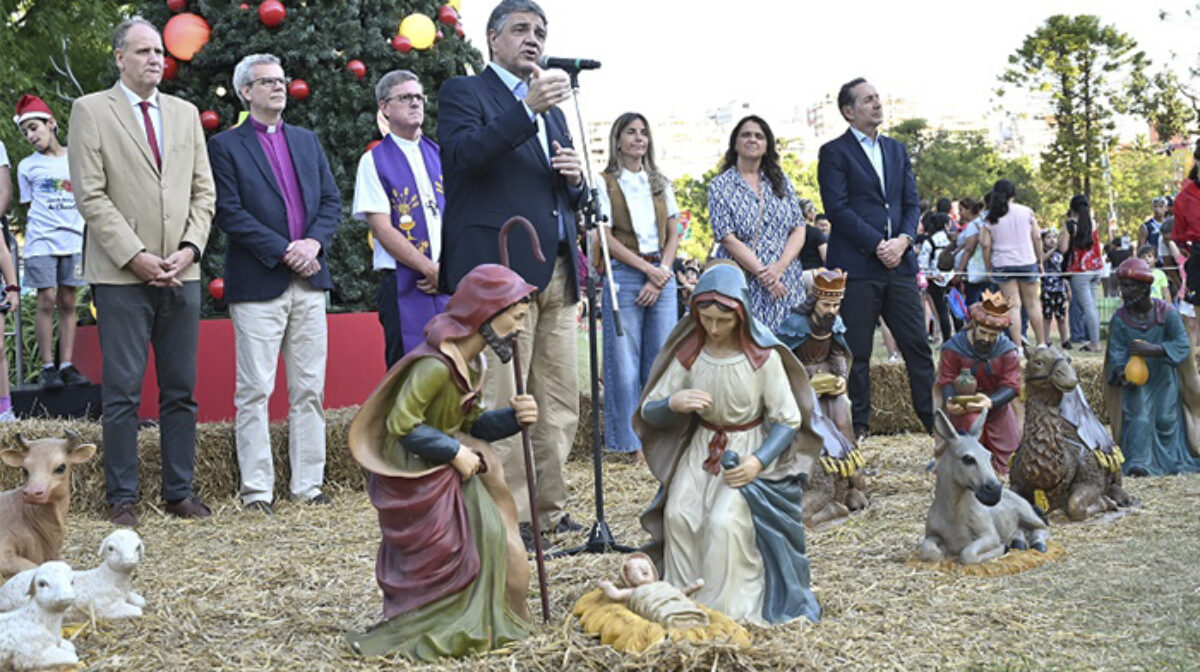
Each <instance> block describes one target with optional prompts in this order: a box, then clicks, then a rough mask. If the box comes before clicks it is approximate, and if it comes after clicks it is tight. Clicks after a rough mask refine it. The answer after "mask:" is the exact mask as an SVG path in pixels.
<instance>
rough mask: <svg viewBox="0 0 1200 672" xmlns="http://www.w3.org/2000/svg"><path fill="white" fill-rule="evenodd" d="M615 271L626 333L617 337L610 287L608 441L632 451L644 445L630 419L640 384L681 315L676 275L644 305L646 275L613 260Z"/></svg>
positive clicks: (609, 445)
mask: <svg viewBox="0 0 1200 672" xmlns="http://www.w3.org/2000/svg"><path fill="white" fill-rule="evenodd" d="M612 273H613V280H615V281H616V283H617V304H618V306H619V308H620V311H621V328H622V329H623V330H624V332H625V335H624V336H617V331H616V325H615V324H614V322H613V310H612V301H611V295H610V294H608V293H607V292H606V293H605V295H604V299H603V301H602V302H601V305H602V306H603V308H604V434H605V437H607V438H606V439H605V445H606V446H607V448H608V449H609V450H613V451H617V452H622V453H632V452H634V451H636V450H641V449H642V442H641V441H640V440H638V437H637V434H634V432H633V424H632V423H633V414H634V413H637V412H638V400H639V399H640V398H641V396H642V388H643V387H645V385H646V379H647V378H648V377H649V376H650V366H651V365H652V364H654V358H655V357H657V356H658V352H659V350H662V347H663V344H664V343H666V341H667V336H668V335H670V333H671V329H672V328H674V327H675V323H676V322H677V321H678V319H679V317H678V313H677V312H676V308H675V305H676V298H675V297H676V293H675V276H674V274H672V276H671V279H670V280H668V281H667V286H666V287H663V289H662V292H661V293H659V295H658V301H655V302H654V305H652V306H650V307H649V308H642V307H641V306H638V305H636V304H635V303H634V300H635V299H637V295H638V292H640V291H641V290H642V285H645V284H646V276H645V274H643V273H642V272H641V271H638V270H635V269H633V268H632V267H630V266H626V265H625V264H622V263H621V262H619V261H615V260H614V261H613V262H612Z"/></svg>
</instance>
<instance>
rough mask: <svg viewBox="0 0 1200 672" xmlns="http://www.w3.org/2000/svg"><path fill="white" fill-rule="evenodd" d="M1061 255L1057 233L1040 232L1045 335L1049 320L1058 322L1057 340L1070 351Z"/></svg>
mask: <svg viewBox="0 0 1200 672" xmlns="http://www.w3.org/2000/svg"><path fill="white" fill-rule="evenodd" d="M1062 265H1063V255H1062V252H1059V251H1058V231H1055V230H1054V229H1046V230H1045V231H1043V232H1042V319H1043V320H1045V321H1046V333H1047V334H1049V333H1050V320H1051V319H1053V320H1057V321H1058V338H1059V340H1060V341H1061V345H1062V349H1063V350H1070V349H1071V331H1070V325H1069V324H1068V322H1067V306H1068V305H1070V303H1071V286H1070V285H1068V284H1067V281H1066V279H1064V278H1063V276H1062Z"/></svg>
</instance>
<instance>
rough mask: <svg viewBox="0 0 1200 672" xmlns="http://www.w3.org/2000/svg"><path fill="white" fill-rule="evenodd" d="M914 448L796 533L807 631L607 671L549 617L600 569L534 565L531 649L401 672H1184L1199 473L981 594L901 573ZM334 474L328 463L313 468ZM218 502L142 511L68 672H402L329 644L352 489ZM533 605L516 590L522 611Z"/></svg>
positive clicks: (614, 516)
mask: <svg viewBox="0 0 1200 672" xmlns="http://www.w3.org/2000/svg"><path fill="white" fill-rule="evenodd" d="M339 421H340V420H339ZM45 428H46V429H51V427H50V426H49V425H47V426H46V427H45ZM26 429H27V430H29V433H30V434H37V433H38V432H35V431H32V428H31V427H27V428H26ZM85 429H87V428H85ZM207 429H211V428H206V430H207ZM226 429H227V428H226ZM90 431H92V432H93V433H96V432H97V431H98V430H97V429H96V428H94V427H93V428H91V429H90ZM212 431H216V430H212ZM929 441H930V440H929V439H928V438H927V437H924V436H914V435H909V436H897V437H874V438H871V439H869V440H868V441H867V443H866V445H865V446H864V450H863V452H864V455H865V456H866V458H867V461H868V468H869V469H872V470H874V471H875V472H876V475H874V476H872V477H871V478H870V481H871V482H870V489H869V492H870V494H871V496H872V500H873V503H872V506H871V508H870V509H868V510H867V511H865V512H864V513H862V514H860V515H858V516H855V517H853V518H851V519H849V520H847V521H845V522H844V523H842V524H841V525H838V526H835V527H831V528H828V529H823V530H818V531H816V532H813V533H811V534H810V536H809V552H810V558H811V560H812V574H813V577H814V589H815V591H816V594H817V596H818V598H819V599H820V601H821V605H822V607H823V609H824V614H823V618H822V620H821V622H820V623H819V624H816V625H815V626H814V625H808V624H807V623H797V624H791V625H787V626H781V627H777V628H773V629H769V630H764V629H758V628H751V637H752V638H753V641H754V644H753V646H752V647H751V648H749V649H745V650H738V649H735V648H732V647H728V646H697V645H691V644H687V643H666V644H664V645H663V646H660V647H658V648H656V649H653V650H651V651H650V652H648V653H647V654H644V655H642V656H640V657H634V656H629V655H622V654H618V653H616V652H614V651H613V650H612V649H610V648H608V647H605V646H601V645H599V644H598V643H597V642H596V640H594V639H593V638H591V637H589V636H586V635H584V634H583V633H582V632H581V631H580V629H579V627H578V623H577V622H575V620H574V619H573V618H570V617H569V616H568V614H569V613H570V609H571V606H572V605H573V604H574V602H575V601H576V599H578V598H579V597H580V596H581V595H583V594H584V593H586V592H587V591H589V590H591V589H592V588H594V587H595V581H596V580H597V579H598V578H602V577H616V576H617V570H618V566H619V564H620V562H621V558H620V557H619V556H617V555H612V554H610V555H587V556H578V557H572V558H565V559H559V560H554V561H551V562H550V563H549V574H550V589H551V600H552V602H551V604H552V611H553V619H552V622H551V623H550V624H549V625H546V626H542V627H539V628H538V629H537V630H536V632H535V633H534V635H533V636H531V637H530V638H528V639H526V640H524V641H522V642H520V643H519V644H517V645H515V646H513V647H512V648H511V649H510V650H508V651H502V652H496V653H493V654H491V655H488V656H484V657H480V658H473V659H469V660H465V661H456V662H448V663H446V664H445V665H442V666H433V667H425V668H421V669H446V670H555V671H557V670H564V669H565V670H611V669H629V670H655V671H659V670H800V669H814V670H829V669H839V670H842V669H853V670H857V669H872V670H875V669H878V670H934V669H953V670H1002V669H1003V670H1019V669H1038V670H1042V669H1063V670H1076V669H1086V670H1164V669H1180V670H1183V669H1195V668H1196V665H1197V662H1196V661H1198V660H1200V622H1198V618H1200V578H1197V576H1198V575H1197V573H1196V571H1195V567H1196V558H1197V557H1198V556H1200V520H1198V519H1197V516H1196V515H1195V512H1196V510H1197V509H1198V508H1200V476H1191V477H1176V478H1148V479H1139V480H1133V479H1131V480H1130V481H1127V486H1128V489H1129V491H1130V492H1131V494H1133V495H1135V496H1137V497H1139V498H1141V499H1142V501H1143V502H1144V506H1143V507H1142V508H1141V509H1138V510H1134V511H1133V512H1131V513H1129V514H1128V515H1125V516H1121V517H1117V518H1115V519H1111V520H1107V521H1103V522H1092V523H1085V524H1075V525H1066V524H1062V525H1056V526H1055V527H1054V528H1053V531H1052V535H1053V539H1054V540H1055V541H1057V542H1059V543H1061V544H1062V545H1063V547H1065V549H1066V555H1065V557H1063V558H1062V559H1060V560H1058V561H1056V562H1052V563H1049V564H1047V565H1045V566H1042V567H1039V568H1037V569H1034V570H1031V571H1027V572H1024V573H1021V574H1017V575H1012V576H1005V577H1000V578H976V577H969V576H958V575H951V574H944V573H938V572H931V571H926V570H921V569H915V568H912V567H909V566H907V565H906V561H907V560H908V559H909V558H910V557H911V554H912V551H913V549H914V548H915V547H916V545H917V544H918V543H919V541H920V540H921V537H922V533H923V529H924V519H925V513H926V510H927V507H928V505H929V502H930V498H931V496H932V484H931V482H930V480H929V477H928V476H927V475H926V473H925V471H924V466H925V464H926V462H927V461H928V459H929ZM330 449H331V452H336V451H341V450H344V448H343V447H342V446H340V445H339V446H336V447H335V445H334V444H331V448H330ZM339 459H341V458H340V457H338V456H336V455H331V463H332V462H334V461H336V460H339ZM339 468H340V467H339ZM606 470H607V474H608V479H607V482H608V487H607V488H606V493H607V501H606V504H607V511H608V518H609V521H610V523H611V524H612V528H613V532H614V535H615V536H616V537H617V539H618V540H619V541H621V542H623V543H627V544H632V545H637V544H640V543H642V542H643V541H645V536H644V534H643V533H642V532H641V530H640V528H639V526H638V524H637V521H636V518H637V515H638V513H639V512H640V510H641V509H642V508H643V507H644V506H645V504H646V503H647V502H648V501H649V500H650V498H651V496H652V495H653V493H654V490H655V483H654V482H653V480H652V479H651V477H650V476H649V475H648V474H647V473H646V472H645V471H644V470H643V469H641V468H635V467H631V466H627V465H623V464H612V465H608V466H607V467H606ZM145 473H147V472H146V471H145V469H143V474H145ZM343 478H350V477H349V476H347V475H345V474H343ZM355 478H356V476H355ZM568 479H569V485H570V492H571V496H572V501H571V506H570V508H571V510H572V512H573V513H574V514H575V515H576V516H577V517H579V518H581V519H587V518H589V517H590V512H591V511H592V501H591V499H590V497H591V493H592V482H591V464H590V461H585V460H573V461H572V462H570V463H569V465H568ZM351 480H352V478H351ZM210 482H216V481H210ZM348 482H349V481H348ZM229 493H230V491H229V490H225V491H223V492H220V491H210V490H206V491H204V494H205V496H206V497H208V499H209V501H210V503H211V504H213V505H214V509H215V511H216V515H215V516H214V517H213V518H212V519H211V520H208V521H202V522H183V521H178V520H175V519H172V518H169V517H167V516H164V515H162V514H159V513H155V512H154V511H153V510H152V509H151V507H149V506H146V505H144V506H143V520H142V526H141V529H140V530H139V531H140V533H141V534H142V535H143V537H144V539H145V541H146V547H147V554H146V557H145V560H144V561H143V564H142V566H141V568H140V569H139V570H138V574H137V577H136V579H135V587H136V588H137V589H138V590H139V591H140V592H141V593H142V594H143V595H145V597H146V598H147V599H148V600H149V607H148V609H147V614H146V616H145V617H143V618H142V619H140V620H135V621H126V622H114V623H107V624H101V625H99V626H97V627H95V628H91V627H89V628H86V629H85V630H84V631H82V632H81V633H80V634H78V635H77V636H76V639H75V645H76V647H77V649H78V651H79V654H80V658H81V659H82V660H83V661H84V664H85V667H86V669H88V670H117V669H120V670H131V671H132V670H146V671H155V672H158V671H161V670H189V671H191V670H204V671H208V670H212V671H218V670H228V671H232V670H238V671H243V670H314V671H317V670H385V669H387V670H392V669H411V668H412V666H410V665H409V664H408V663H406V662H404V661H402V660H400V661H397V660H371V661H364V660H360V659H357V658H355V657H354V656H353V655H352V654H351V653H350V651H349V649H348V648H347V647H346V646H344V645H343V643H342V640H341V633H342V632H343V631H345V630H347V629H351V628H361V627H363V626H366V625H369V624H370V623H372V622H373V621H375V620H376V619H377V618H378V615H379V610H380V607H381V599H380V594H379V590H378V588H377V587H376V585H375V582H374V574H373V569H374V556H375V548H376V544H377V542H378V536H379V535H378V528H377V525H376V520H375V515H374V510H373V509H372V507H371V505H370V504H369V503H368V501H367V499H366V496H365V495H364V494H363V493H362V492H361V491H360V490H357V489H355V488H354V487H349V486H347V487H344V488H342V489H341V490H339V491H336V494H335V497H334V504H333V506H332V507H330V508H312V507H308V506H303V505H292V504H288V503H283V504H280V505H279V506H278V507H277V511H278V515H276V516H275V517H273V518H267V517H263V516H260V515H247V514H242V513H240V512H239V511H238V509H237V506H236V503H235V501H234V500H233V498H232V497H231V496H230V494H229ZM152 501H153V500H152V499H151V498H150V497H147V499H146V504H147V505H148V504H150V503H151V502H152ZM85 508H86V507H85ZM94 508H95V507H93V511H94ZM110 529H111V528H110V526H109V525H108V524H107V523H106V522H103V521H102V520H101V519H100V517H99V516H98V515H97V514H96V513H95V512H92V513H88V514H84V515H77V516H75V518H74V520H73V521H72V523H71V529H70V533H69V535H68V540H67V548H66V551H65V559H66V560H67V561H69V562H71V563H72V564H73V565H74V566H77V567H81V566H83V567H90V566H92V565H94V564H95V562H96V559H95V557H94V553H95V549H96V547H97V545H98V544H99V541H100V540H101V539H102V538H103V537H104V536H105V535H106V534H107V533H108V532H109V531H110ZM582 540H583V536H582V535H574V536H571V537H568V538H564V539H561V540H560V541H561V542H563V543H565V544H568V545H569V544H573V543H579V542H581V541H582ZM536 604H537V600H536V595H535V594H534V593H533V592H531V594H530V606H531V608H533V609H534V610H535V612H536V609H537V607H536Z"/></svg>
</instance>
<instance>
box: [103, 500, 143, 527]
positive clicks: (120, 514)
mask: <svg viewBox="0 0 1200 672" xmlns="http://www.w3.org/2000/svg"><path fill="white" fill-rule="evenodd" d="M108 522H110V523H112V524H113V525H120V526H121V527H137V524H138V518H137V514H136V513H134V511H133V502H117V503H116V504H113V505H112V508H110V509H109V510H108Z"/></svg>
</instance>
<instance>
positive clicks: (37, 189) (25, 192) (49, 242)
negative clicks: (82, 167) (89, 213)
mask: <svg viewBox="0 0 1200 672" xmlns="http://www.w3.org/2000/svg"><path fill="white" fill-rule="evenodd" d="M17 184H18V185H20V191H21V202H22V203H29V204H30V206H29V217H28V224H27V225H26V227H25V256H26V257H43V256H49V255H56V256H63V255H69V254H78V253H79V252H82V251H83V216H82V215H80V214H79V210H78V209H77V208H76V207H75V194H74V192H73V191H72V190H71V171H70V168H69V166H68V165H67V155H66V153H63V155H62V156H48V155H45V154H38V153H34V154H30V155H29V156H27V157H25V158H24V159H23V160H22V161H21V165H20V166H18V167H17Z"/></svg>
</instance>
